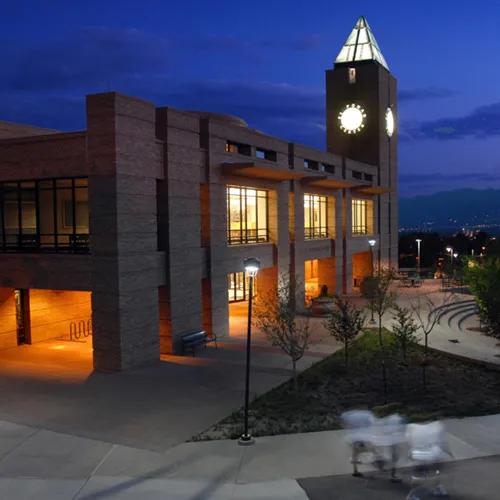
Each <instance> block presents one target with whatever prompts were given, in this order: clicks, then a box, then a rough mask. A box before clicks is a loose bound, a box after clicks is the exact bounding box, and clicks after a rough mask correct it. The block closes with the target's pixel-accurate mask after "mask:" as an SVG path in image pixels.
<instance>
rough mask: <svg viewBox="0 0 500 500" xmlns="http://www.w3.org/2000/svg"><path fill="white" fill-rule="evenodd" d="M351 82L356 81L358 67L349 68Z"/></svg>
mask: <svg viewBox="0 0 500 500" xmlns="http://www.w3.org/2000/svg"><path fill="white" fill-rule="evenodd" d="M348 71H349V83H356V68H349V70H348Z"/></svg>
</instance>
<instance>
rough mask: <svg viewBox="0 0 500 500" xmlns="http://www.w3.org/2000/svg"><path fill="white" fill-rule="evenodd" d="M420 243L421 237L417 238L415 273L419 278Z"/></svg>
mask: <svg viewBox="0 0 500 500" xmlns="http://www.w3.org/2000/svg"><path fill="white" fill-rule="evenodd" d="M420 243H422V240H421V239H417V273H418V277H419V278H420Z"/></svg>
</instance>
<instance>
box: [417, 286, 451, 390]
mask: <svg viewBox="0 0 500 500" xmlns="http://www.w3.org/2000/svg"><path fill="white" fill-rule="evenodd" d="M408 302H409V304H410V309H411V310H412V311H413V313H414V314H415V319H416V323H417V326H418V329H419V330H421V331H422V333H423V335H424V362H423V363H422V380H423V384H424V389H427V363H428V359H429V335H430V334H431V333H432V331H433V330H434V327H435V326H436V325H437V324H438V323H439V320H440V319H441V316H443V315H445V314H446V313H448V312H449V310H450V307H451V305H452V304H453V303H454V302H455V295H454V294H453V293H450V292H435V291H434V292H433V291H427V292H425V291H420V290H419V291H417V292H416V293H415V294H411V295H408Z"/></svg>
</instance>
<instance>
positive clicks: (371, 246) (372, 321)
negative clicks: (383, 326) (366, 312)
mask: <svg viewBox="0 0 500 500" xmlns="http://www.w3.org/2000/svg"><path fill="white" fill-rule="evenodd" d="M375 243H377V242H376V241H375V240H374V239H373V238H371V239H369V240H368V245H370V263H371V277H372V278H373V247H374V246H375ZM374 324H375V318H374V317H373V308H372V316H371V318H370V325H374Z"/></svg>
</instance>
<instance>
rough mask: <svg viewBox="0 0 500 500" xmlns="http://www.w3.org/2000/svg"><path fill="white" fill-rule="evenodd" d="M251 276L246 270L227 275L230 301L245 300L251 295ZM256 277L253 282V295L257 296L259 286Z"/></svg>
mask: <svg viewBox="0 0 500 500" xmlns="http://www.w3.org/2000/svg"><path fill="white" fill-rule="evenodd" d="M249 279H250V278H249V277H248V276H247V274H246V273H244V272H239V273H231V274H229V275H228V277H227V288H228V295H229V302H243V301H245V300H248V298H249V296H250V285H249ZM255 285H256V279H254V283H253V296H254V297H255V294H256V290H257V287H256V286H255Z"/></svg>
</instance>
